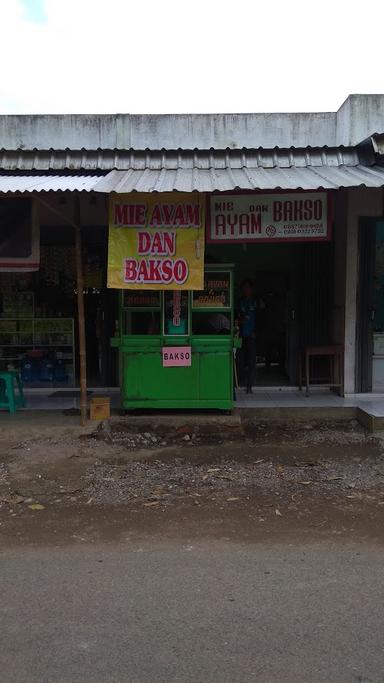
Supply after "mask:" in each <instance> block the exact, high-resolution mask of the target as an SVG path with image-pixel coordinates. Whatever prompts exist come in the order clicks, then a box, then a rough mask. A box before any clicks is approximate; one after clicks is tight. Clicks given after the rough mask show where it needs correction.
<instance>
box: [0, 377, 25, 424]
mask: <svg viewBox="0 0 384 683" xmlns="http://www.w3.org/2000/svg"><path fill="white" fill-rule="evenodd" d="M15 383H16V385H17V388H18V395H16V394H15ZM0 408H7V409H8V410H9V412H10V413H12V414H14V413H15V412H16V408H25V399H24V392H23V384H22V381H21V379H20V375H19V373H18V372H17V371H16V370H8V371H7V372H0Z"/></svg>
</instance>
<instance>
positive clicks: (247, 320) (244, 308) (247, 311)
mask: <svg viewBox="0 0 384 683" xmlns="http://www.w3.org/2000/svg"><path fill="white" fill-rule="evenodd" d="M239 312H240V320H241V322H240V336H241V337H250V336H251V335H252V334H253V332H254V331H255V327H256V301H255V300H254V299H240V302H239Z"/></svg>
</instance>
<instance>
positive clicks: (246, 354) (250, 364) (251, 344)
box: [241, 337, 256, 389]
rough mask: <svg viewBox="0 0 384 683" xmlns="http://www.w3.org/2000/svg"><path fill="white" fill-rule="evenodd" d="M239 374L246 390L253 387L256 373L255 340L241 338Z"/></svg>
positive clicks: (252, 338)
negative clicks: (242, 378) (244, 382)
mask: <svg viewBox="0 0 384 683" xmlns="http://www.w3.org/2000/svg"><path fill="white" fill-rule="evenodd" d="M241 370H242V372H241V374H242V376H243V377H244V378H245V381H246V385H247V389H250V388H251V387H252V386H253V382H254V379H255V372H256V339H254V337H243V340H242V346H241Z"/></svg>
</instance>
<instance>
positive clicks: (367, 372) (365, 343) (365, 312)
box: [356, 220, 384, 393]
mask: <svg viewBox="0 0 384 683" xmlns="http://www.w3.org/2000/svg"><path fill="white" fill-rule="evenodd" d="M358 275H359V283H358V298H357V363H356V390H357V391H358V392H371V391H373V392H379V393H381V392H383V391H384V221H383V220H381V221H377V220H363V221H362V223H361V225H360V227H359V273H358Z"/></svg>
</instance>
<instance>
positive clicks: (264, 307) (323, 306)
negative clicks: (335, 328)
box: [206, 242, 333, 387]
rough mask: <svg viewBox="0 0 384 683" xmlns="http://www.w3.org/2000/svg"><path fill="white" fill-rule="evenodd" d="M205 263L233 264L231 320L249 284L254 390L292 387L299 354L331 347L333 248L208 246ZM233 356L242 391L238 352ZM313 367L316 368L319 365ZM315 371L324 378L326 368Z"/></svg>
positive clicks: (323, 245)
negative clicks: (247, 282) (252, 313)
mask: <svg viewBox="0 0 384 683" xmlns="http://www.w3.org/2000/svg"><path fill="white" fill-rule="evenodd" d="M206 261H207V262H215V263H229V262H230V263H234V264H235V270H234V280H235V317H236V313H237V311H236V302H238V301H239V299H240V297H241V289H242V282H243V281H244V280H246V279H250V280H251V281H252V283H253V292H254V299H255V302H256V354H257V355H256V359H257V360H256V362H257V366H256V367H257V369H256V374H255V378H254V385H255V386H260V387H261V386H262V387H269V386H271V387H273V386H289V385H293V386H297V385H298V381H299V376H298V375H299V354H300V352H301V350H302V349H304V347H305V346H310V345H322V344H329V343H332V314H333V246H332V242H311V243H292V244H283V243H278V244H264V243H263V244H242V245H238V244H231V245H228V246H227V245H207V247H206ZM237 308H238V306H237ZM237 355H238V374H239V381H240V385H241V386H243V385H244V377H242V367H241V366H242V363H241V351H238V354H237ZM318 362H319V364H320V365H321V364H322V363H324V360H323V361H322V360H321V359H320V360H319V361H318ZM316 371H317V373H318V374H321V373H322V372H323V371H324V373H325V374H326V373H327V368H325V367H324V368H322V367H319V368H317V369H316Z"/></svg>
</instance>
